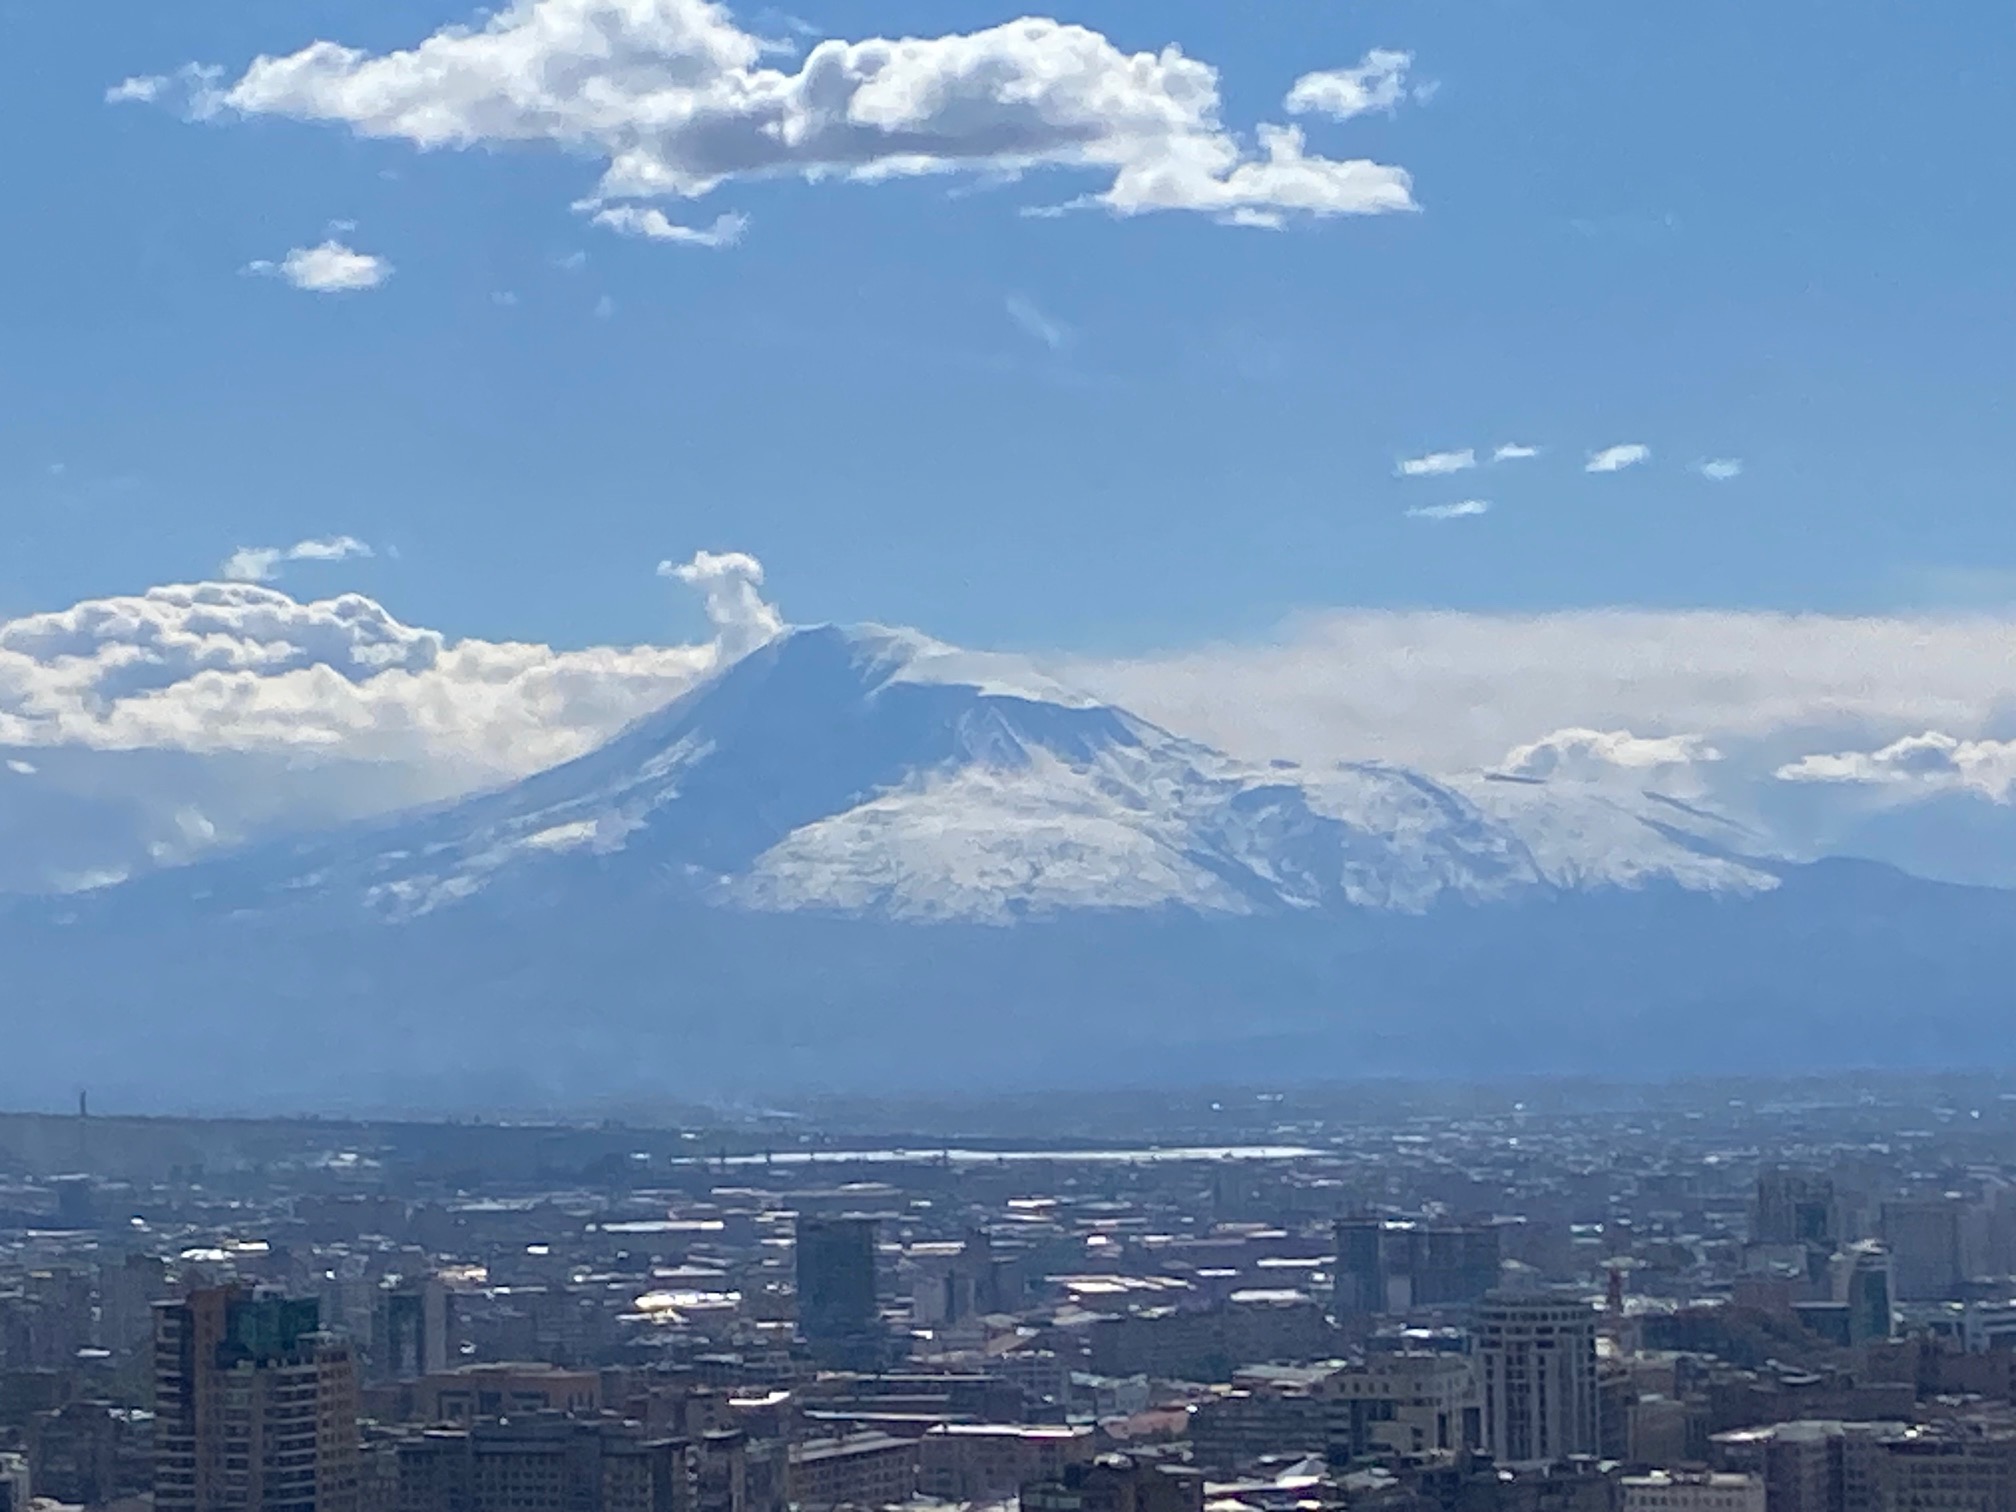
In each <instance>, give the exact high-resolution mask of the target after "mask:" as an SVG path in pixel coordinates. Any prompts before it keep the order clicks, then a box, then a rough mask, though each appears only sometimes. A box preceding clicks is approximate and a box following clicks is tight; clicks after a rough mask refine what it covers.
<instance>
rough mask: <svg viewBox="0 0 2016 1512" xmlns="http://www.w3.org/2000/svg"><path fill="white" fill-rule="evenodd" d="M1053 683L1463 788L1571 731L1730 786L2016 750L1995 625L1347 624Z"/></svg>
mask: <svg viewBox="0 0 2016 1512" xmlns="http://www.w3.org/2000/svg"><path fill="white" fill-rule="evenodd" d="M1057 670H1058V672H1059V675H1060V676H1062V677H1063V678H1064V680H1065V681H1067V682H1072V683H1075V684H1077V685H1079V686H1083V687H1085V688H1087V689H1088V690H1090V691H1092V692H1095V693H1099V694H1101V695H1103V696H1106V697H1109V698H1112V699H1113V700H1114V701H1116V702H1118V703H1121V704H1124V705H1126V706H1127V707H1130V708H1132V709H1134V710H1135V712H1137V713H1139V714H1141V715H1143V716H1145V717H1147V718H1149V719H1153V720H1156V721H1157V722H1159V723H1161V724H1165V725H1168V726H1169V727H1171V728H1172V729H1178V730H1182V731H1184V732H1185V733H1189V734H1194V735H1196V736H1198V737H1199V738H1201V739H1204V740H1207V741H1210V742H1211V743H1212V744H1214V745H1218V746H1220V747H1222V748H1224V749H1226V750H1229V751H1233V752H1235V753H1237V754H1239V755H1242V756H1248V757H1252V758H1254V759H1256V760H1264V759H1267V758H1271V757H1284V758H1287V759H1291V760H1297V761H1305V762H1324V761H1334V760H1336V759H1338V758H1339V757H1341V756H1349V757H1353V758H1359V759H1377V760H1386V761H1393V762H1396V763H1399V764H1401V765H1405V766H1415V767H1422V768H1425V769H1427V770H1429V771H1458V770H1469V769H1476V768H1483V767H1488V766H1491V765H1493V764H1495V763H1497V762H1498V761H1500V760H1501V759H1502V758H1503V756H1504V753H1505V752H1506V751H1507V750H1509V749H1511V748H1512V747H1514V746H1517V745H1521V744H1525V743H1528V742H1532V741H1537V740H1541V739H1543V738H1545V737H1546V736H1548V735H1549V734H1550V733H1552V732H1555V731H1559V730H1563V729H1575V728H1581V729H1592V730H1632V731H1637V732H1641V733H1650V734H1653V735H1661V734H1666V733H1671V732H1687V733H1696V734H1699V735H1701V736H1702V737H1703V738H1706V739H1708V740H1709V741H1711V742H1712V743H1713V745H1714V746H1715V747H1716V748H1717V749H1718V750H1721V751H1723V752H1724V753H1725V754H1726V755H1727V756H1728V757H1729V766H1730V768H1731V770H1732V771H1733V770H1734V769H1735V768H1736V767H1737V766H1739V765H1740V763H1739V762H1738V760H1737V754H1738V750H1739V748H1744V749H1747V748H1748V747H1750V746H1752V745H1759V744H1762V745H1765V746H1768V747H1769V753H1768V754H1769V759H1770V761H1771V764H1772V766H1773V767H1775V766H1776V765H1778V764H1782V763H1785V762H1790V761H1794V760H1797V759H1798V758H1799V757H1801V756H1804V755H1806V754H1808V753H1810V752H1814V751H1827V750H1842V749H1849V748H1853V749H1873V748H1875V747H1878V746H1881V745H1884V744H1886V743H1888V742H1890V741H1893V740H1896V739H1898V738H1900V737H1902V736H1905V735H1910V734H1914V733H1916V732H1918V731H1922V730H1927V729H1935V730H1945V731H1949V732H1952V733H1953V734H1955V735H1956V736H1959V737H1961V738H1964V739H1983V738H2006V737H2007V736H2009V735H2010V734H2011V733H2016V617H2012V616H2011V615H2009V614H2000V615H1993V616H1990V615H1980V616H1959V615H1955V616H1938V615H1896V616H1868V617H1856V616H1846V615H1839V616H1836V615H1809V614H1771V613H1763V612H1752V611H1737V610H1692V611H1654V610H1637V609H1584V610H1570V611H1562V612H1558V613H1546V614H1532V615H1518V614H1466V613H1460V612H1456V611H1446V610H1444V611H1437V610H1419V611H1380V610H1342V611H1338V612H1335V613H1329V614H1319V615H1313V616H1309V617H1306V618H1302V619H1298V620H1296V621H1294V622H1293V623H1292V624H1291V625H1290V626H1288V627H1287V628H1286V630H1285V631H1284V633H1283V635H1282V636H1281V637H1280V638H1278V639H1276V640H1273V641H1269V642H1262V643H1258V644H1228V645H1219V646H1206V647H1202V648H1196V649H1188V650H1177V651H1171V652H1169V653H1168V654H1166V655H1160V656H1144V657H1137V658H1130V659H1127V660H1124V661H1113V660H1102V661H1093V660H1090V659H1083V658H1081V659H1076V660H1072V661H1069V662H1067V663H1065V664H1064V665H1063V666H1061V667H1059V668H1058V669H1057ZM1764 770H1765V771H1766V773H1767V775H1768V771H1769V770H1770V768H1768V767H1767V768H1765V769H1764Z"/></svg>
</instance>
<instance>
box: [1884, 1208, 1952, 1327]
mask: <svg viewBox="0 0 2016 1512" xmlns="http://www.w3.org/2000/svg"><path fill="white" fill-rule="evenodd" d="M1961 1217H1962V1209H1961V1204H1960V1201H1959V1199H1958V1198H1955V1197H1905V1198H1897V1199H1893V1200H1891V1201H1889V1202H1886V1203H1884V1204H1883V1214H1882V1220H1883V1223H1882V1226H1883V1242H1884V1243H1885V1244H1887V1245H1888V1246H1889V1248H1890V1284H1891V1286H1892V1288H1893V1289H1894V1292H1895V1299H1896V1300H1897V1301H1899V1302H1943V1301H1946V1300H1948V1299H1950V1298H1952V1297H1953V1296H1955V1295H1957V1294H1958V1292H1959V1290H1960V1283H1961V1282H1963V1281H1965V1280H1966V1279H1967V1273H1966V1267H1965V1265H1964V1264H1963V1263H1962V1249H1961V1245H1962V1239H1961Z"/></svg>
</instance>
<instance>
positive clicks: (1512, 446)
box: [1491, 441, 1540, 462]
mask: <svg viewBox="0 0 2016 1512" xmlns="http://www.w3.org/2000/svg"><path fill="white" fill-rule="evenodd" d="M1539 455H1540V448H1539V447H1537V446H1525V445H1522V444H1520V443H1519V442H1517V441H1507V442H1506V443H1505V444H1504V445H1503V446H1501V447H1499V448H1498V449H1497V450H1496V451H1494V452H1492V453H1491V460H1492V461H1493V462H1524V461H1526V460H1528V459H1529V458H1532V457H1537V456H1539Z"/></svg>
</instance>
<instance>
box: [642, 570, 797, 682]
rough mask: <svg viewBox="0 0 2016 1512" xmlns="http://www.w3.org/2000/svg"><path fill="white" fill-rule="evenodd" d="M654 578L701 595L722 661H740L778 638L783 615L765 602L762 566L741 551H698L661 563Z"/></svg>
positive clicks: (781, 628) (781, 629) (782, 625)
mask: <svg viewBox="0 0 2016 1512" xmlns="http://www.w3.org/2000/svg"><path fill="white" fill-rule="evenodd" d="M658 576H660V577H665V578H674V579H677V580H678V581H679V582H682V583H684V584H686V586H687V587H689V588H697V589H699V590H700V593H701V596H702V597H703V598H704V599H705V601H706V604H707V618H708V619H709V620H710V621H711V622H712V623H713V626H714V629H715V632H716V634H717V636H718V637H719V639H718V641H717V645H718V646H719V648H720V652H721V655H723V656H724V657H731V658H732V657H736V656H741V655H743V654H744V653H746V652H749V651H753V650H754V649H755V648H756V647H758V646H760V645H762V644H763V643H764V642H765V641H767V640H770V639H772V638H774V637H775V636H777V635H778V634H780V633H782V631H783V629H784V616H783V615H781V614H779V613H778V612H777V608H776V606H775V605H774V604H771V603H770V602H769V601H768V600H766V599H765V598H764V597H763V591H762V590H763V564H762V563H761V562H759V561H757V560H756V558H754V557H752V556H749V555H747V554H746V553H744V552H740V551H724V552H718V553H717V552H712V551H700V552H695V553H694V555H693V559H692V560H691V561H687V562H660V563H659V564H658Z"/></svg>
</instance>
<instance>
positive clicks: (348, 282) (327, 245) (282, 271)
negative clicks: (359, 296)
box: [245, 238, 393, 294]
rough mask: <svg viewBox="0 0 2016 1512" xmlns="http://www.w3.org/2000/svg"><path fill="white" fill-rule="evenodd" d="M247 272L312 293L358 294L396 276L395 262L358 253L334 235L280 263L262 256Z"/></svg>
mask: <svg viewBox="0 0 2016 1512" xmlns="http://www.w3.org/2000/svg"><path fill="white" fill-rule="evenodd" d="M245 271H246V272H247V273H251V274H255V275H257V276H259V277H261V278H279V279H283V280H285V281H286V282H288V283H290V284H292V285H293V286H294V287H295V288H297V289H304V290H306V291H307V292H308V293H310V294H354V293H357V292H359V291H361V290H364V289H375V288H377V287H378V286H379V285H380V284H382V283H384V282H385V280H386V279H388V278H390V277H391V276H392V271H393V270H392V264H391V263H389V262H387V261H386V260H385V259H384V258H382V257H374V256H372V255H371V254H370V253H368V252H358V251H355V250H353V249H351V248H349V247H346V246H344V245H343V243H342V242H340V241H337V240H335V239H334V238H331V239H330V240H328V241H325V242H323V243H322V245H321V246H319V247H296V248H295V249H294V250H293V251H292V252H289V253H288V254H287V255H286V256H285V257H283V258H281V259H280V261H279V262H277V263H275V262H269V261H267V260H266V259H264V258H261V259H260V260H259V261H257V262H253V263H247V264H246V265H245Z"/></svg>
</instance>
